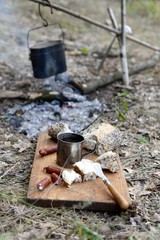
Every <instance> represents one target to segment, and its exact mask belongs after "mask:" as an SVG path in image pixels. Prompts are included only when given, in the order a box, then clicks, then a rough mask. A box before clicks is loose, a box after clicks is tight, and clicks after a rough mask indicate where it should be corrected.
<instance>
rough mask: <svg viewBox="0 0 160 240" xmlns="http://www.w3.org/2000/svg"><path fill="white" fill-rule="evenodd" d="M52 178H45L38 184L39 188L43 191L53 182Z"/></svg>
mask: <svg viewBox="0 0 160 240" xmlns="http://www.w3.org/2000/svg"><path fill="white" fill-rule="evenodd" d="M51 182H52V181H51V179H50V178H44V179H43V180H41V181H40V182H39V183H38V184H37V188H38V189H39V190H40V191H42V190H43V189H44V188H45V187H47V186H48V185H49V184H51Z"/></svg>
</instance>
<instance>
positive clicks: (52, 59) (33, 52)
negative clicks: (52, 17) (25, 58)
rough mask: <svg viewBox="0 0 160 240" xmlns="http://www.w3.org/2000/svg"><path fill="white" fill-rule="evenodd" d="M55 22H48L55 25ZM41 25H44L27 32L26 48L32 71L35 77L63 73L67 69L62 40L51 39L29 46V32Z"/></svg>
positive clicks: (46, 76)
mask: <svg viewBox="0 0 160 240" xmlns="http://www.w3.org/2000/svg"><path fill="white" fill-rule="evenodd" d="M55 24H57V23H55ZM55 24H50V25H55ZM50 25H48V26H50ZM58 25H59V24H58ZM42 27H44V26H41V27H38V28H34V29H31V30H30V31H29V32H28V36H27V40H28V41H27V42H28V48H29V49H30V60H31V62H32V67H33V73H34V77H35V78H48V77H51V76H53V75H58V74H60V73H63V72H65V71H66V70H67V66H66V58H65V46H64V41H62V40H55V41H54V40H53V41H52V40H51V41H45V42H40V43H37V44H35V45H33V46H32V47H30V46H29V33H30V32H31V31H33V30H36V29H39V28H42ZM60 28H61V27H60ZM61 30H62V28H61ZM62 36H63V31H62ZM63 39H64V36H63Z"/></svg>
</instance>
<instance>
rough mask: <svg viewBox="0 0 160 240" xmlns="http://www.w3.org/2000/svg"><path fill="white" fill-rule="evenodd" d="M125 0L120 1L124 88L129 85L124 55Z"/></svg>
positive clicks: (125, 56) (125, 55)
mask: <svg viewBox="0 0 160 240" xmlns="http://www.w3.org/2000/svg"><path fill="white" fill-rule="evenodd" d="M125 26H126V0H121V65H122V79H123V83H124V85H125V86H128V85H129V76H128V63H127V54H126V30H125Z"/></svg>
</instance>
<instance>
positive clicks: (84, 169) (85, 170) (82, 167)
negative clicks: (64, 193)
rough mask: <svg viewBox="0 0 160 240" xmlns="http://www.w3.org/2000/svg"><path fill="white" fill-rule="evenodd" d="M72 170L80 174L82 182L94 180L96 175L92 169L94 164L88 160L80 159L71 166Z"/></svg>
mask: <svg viewBox="0 0 160 240" xmlns="http://www.w3.org/2000/svg"><path fill="white" fill-rule="evenodd" d="M73 167H74V170H75V171H76V172H77V173H79V174H81V176H82V179H83V182H84V181H89V180H95V179H96V177H97V175H96V173H95V169H94V163H93V162H92V161H91V160H89V159H82V160H81V161H79V162H77V163H75V164H74V165H73Z"/></svg>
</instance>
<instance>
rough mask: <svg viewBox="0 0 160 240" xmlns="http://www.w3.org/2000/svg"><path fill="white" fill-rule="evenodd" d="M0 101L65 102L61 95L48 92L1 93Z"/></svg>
mask: <svg viewBox="0 0 160 240" xmlns="http://www.w3.org/2000/svg"><path fill="white" fill-rule="evenodd" d="M0 99H22V100H27V101H31V102H32V101H36V100H44V101H53V100H62V101H64V100H65V99H64V97H63V95H62V94H61V93H59V92H56V91H48V90H42V91H37V92H23V91H3V92H0Z"/></svg>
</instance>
